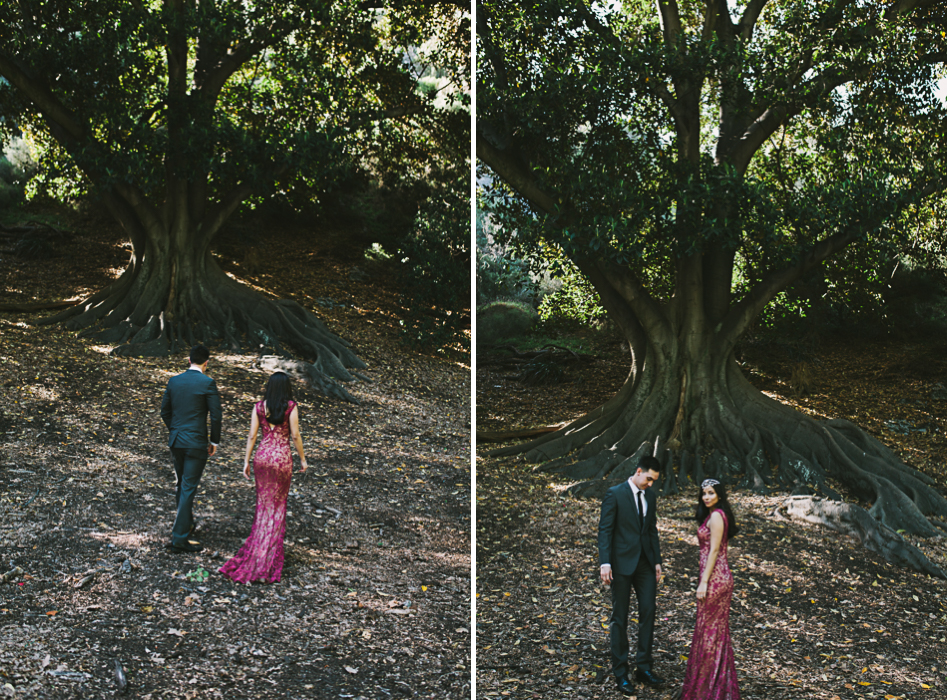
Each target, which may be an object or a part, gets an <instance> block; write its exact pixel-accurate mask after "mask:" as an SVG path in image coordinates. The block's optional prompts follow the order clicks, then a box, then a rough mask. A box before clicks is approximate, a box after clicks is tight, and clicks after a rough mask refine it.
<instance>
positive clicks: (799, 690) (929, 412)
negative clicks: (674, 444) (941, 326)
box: [477, 334, 947, 700]
mask: <svg viewBox="0 0 947 700" xmlns="http://www.w3.org/2000/svg"><path fill="white" fill-rule="evenodd" d="M582 340H583V351H585V352H594V353H598V354H599V355H600V357H602V358H603V359H601V360H600V361H598V362H597V363H595V364H592V365H587V366H584V367H583V368H576V369H574V370H573V371H572V372H571V374H570V377H571V379H572V380H573V381H572V382H570V383H565V384H560V385H556V386H549V387H534V388H527V387H523V386H522V385H519V384H517V383H516V382H514V381H512V380H510V379H505V378H504V376H503V375H504V373H503V372H490V371H485V370H480V369H478V377H477V392H478V397H477V398H478V404H477V406H478V408H477V427H478V430H487V431H493V430H497V431H499V430H504V429H512V428H516V427H530V426H539V425H545V424H552V423H557V422H560V421H563V420H566V419H569V418H572V417H574V416H577V415H580V414H581V413H582V412H583V411H585V410H588V409H590V408H593V407H595V406H597V405H599V404H600V403H601V401H602V399H603V398H607V397H608V396H610V395H611V394H612V393H613V392H614V391H615V390H616V389H617V388H618V387H619V386H620V385H621V382H622V381H623V379H624V377H625V375H626V373H627V367H628V363H627V361H626V357H627V356H623V355H621V354H620V352H616V351H618V344H617V343H616V342H614V341H612V340H611V339H609V337H608V336H605V335H600V334H588V335H586V336H584V337H583V338H582ZM943 350H944V348H942V347H939V346H937V345H935V344H914V345H905V344H902V345H894V344H890V343H870V344H866V343H830V342H825V343H824V344H822V345H819V346H817V347H806V348H803V349H800V348H799V347H798V346H793V345H757V346H748V347H747V348H745V350H744V357H743V360H744V362H745V366H746V369H747V370H748V373H749V374H750V377H751V380H752V381H753V382H754V384H756V385H757V386H758V387H760V388H761V389H763V390H764V391H768V392H770V393H772V394H774V395H776V396H778V397H780V398H782V397H786V396H790V395H792V394H793V393H794V391H793V389H792V388H791V387H790V380H791V377H792V374H793V372H792V370H793V368H797V369H798V364H799V363H800V362H805V363H807V369H808V370H809V373H810V376H811V378H812V381H811V384H810V386H809V389H808V393H807V394H805V395H803V396H801V397H800V398H798V399H785V398H784V399H783V400H787V401H789V402H791V403H792V402H795V405H798V406H799V407H800V408H801V409H802V410H805V411H809V412H811V413H813V414H818V415H823V416H833V417H845V418H849V419H851V420H854V421H856V422H858V423H859V424H860V425H862V426H863V427H865V428H867V429H868V430H870V431H871V432H872V433H873V434H875V435H876V436H877V437H879V439H881V440H882V441H884V442H885V443H886V444H887V445H889V446H890V447H892V448H893V449H895V451H896V452H898V453H899V454H901V455H902V457H903V458H905V459H906V460H907V461H908V463H909V464H912V465H913V466H916V467H918V468H920V469H922V470H924V471H925V472H926V473H928V474H930V475H931V476H933V477H934V478H936V479H937V480H938V482H939V484H940V486H941V488H942V489H943V488H944V483H945V480H944V471H943V470H944V466H945V463H947V449H945V448H947V441H945V435H944V429H945V427H947V423H945V411H947V402H945V400H944V399H945V398H947V396H943V395H942V394H941V391H940V388H939V386H940V385H942V383H943V382H944V379H945V376H947V371H945V370H947V366H945V362H944V357H945V354H944V352H943ZM942 396H943V398H937V397H942ZM490 447H492V446H491V445H481V446H479V448H478V452H479V453H480V454H481V456H480V457H478V461H477V523H478V526H477V695H478V697H482V698H489V697H510V698H565V697H568V698H591V697H616V698H617V697H620V695H619V694H618V691H617V690H616V689H615V686H614V680H613V679H612V678H611V676H610V673H609V666H610V661H609V656H608V637H607V621H608V615H609V612H610V609H611V605H610V601H609V597H608V592H607V589H606V588H605V587H604V586H602V585H601V583H600V581H599V579H598V562H597V550H596V546H595V534H596V528H597V525H598V509H599V504H598V503H594V502H588V501H578V500H575V499H573V498H570V497H566V496H565V495H564V493H565V488H566V487H567V486H568V485H569V484H564V483H557V482H555V481H553V480H552V479H551V478H550V477H549V476H547V475H543V474H537V473H534V472H532V465H527V464H525V463H524V462H522V461H521V460H519V459H510V458H507V459H502V460H496V459H490V458H486V457H484V456H483V453H485V452H486V451H488V450H489V449H490ZM783 496H784V494H783V495H780V494H774V495H772V496H768V497H763V496H756V495H752V494H749V493H744V492H737V493H736V495H735V497H734V498H733V501H734V503H735V511H736V514H737V517H738V519H739V521H740V523H741V526H742V527H743V528H744V529H743V531H742V532H741V533H740V535H739V536H738V537H736V538H735V539H734V540H732V542H731V545H730V564H731V568H732V569H733V571H734V575H735V579H736V589H735V594H734V601H733V605H732V609H731V631H732V634H733V639H734V647H735V651H736V657H737V668H738V675H739V680H740V688H741V694H742V696H743V697H744V698H745V699H757V700H781V699H783V698H820V699H825V700H841V699H846V700H847V699H849V698H887V699H888V700H891V699H892V698H930V699H931V700H933V699H935V698H937V699H938V700H939V699H940V698H942V697H947V662H945V657H947V597H945V593H947V583H945V582H943V581H937V580H934V579H930V578H927V577H925V576H922V575H920V574H916V573H913V572H907V571H903V570H899V569H897V568H895V567H893V566H890V565H889V564H887V562H885V561H884V560H883V559H881V558H880V557H879V556H878V555H876V554H874V553H872V552H869V551H867V550H865V549H863V548H861V547H860V546H859V545H858V543H857V542H856V541H854V540H851V539H848V538H844V537H840V536H839V535H838V534H836V533H835V532H832V531H829V530H824V529H822V528H818V527H813V526H807V525H800V524H796V523H791V524H788V523H783V522H779V521H778V520H776V519H774V518H773V517H772V512H773V510H774V509H775V507H776V506H777V505H778V504H779V503H780V501H781V500H782V497H783ZM695 505H696V489H695V493H694V494H693V495H688V496H687V497H682V496H675V497H669V498H662V499H661V500H660V501H659V509H660V510H659V515H660V521H659V531H660V532H661V535H662V541H661V544H662V554H663V556H664V564H665V571H666V572H667V574H668V575H667V577H666V579H665V581H664V583H662V585H661V587H660V588H659V592H658V595H659V598H658V624H657V628H656V633H655V641H656V644H655V662H656V667H655V670H656V672H657V673H659V674H660V675H663V676H665V677H666V678H668V680H669V682H668V684H667V686H666V687H665V688H664V689H662V690H652V689H645V688H641V687H640V686H639V693H638V697H639V698H642V699H643V698H655V699H657V698H661V699H665V698H670V697H671V694H672V692H673V691H675V690H676V689H678V688H679V687H680V686H681V684H682V682H683V678H684V671H685V668H686V656H687V654H688V653H689V648H690V641H691V634H692V632H693V628H694V616H695V611H696V601H695V597H694V591H695V590H696V577H697V539H696V524H695V523H694V522H693V521H692V520H691V519H690V518H692V516H693V512H694V507H695ZM912 542H914V544H917V545H919V546H921V547H922V548H923V549H924V551H925V553H927V554H928V556H929V557H931V559H932V560H933V561H934V562H935V563H937V564H938V565H939V566H942V567H943V566H945V565H947V546H945V544H944V543H943V542H942V541H940V542H930V541H918V540H912Z"/></svg>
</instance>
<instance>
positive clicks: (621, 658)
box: [608, 554, 658, 678]
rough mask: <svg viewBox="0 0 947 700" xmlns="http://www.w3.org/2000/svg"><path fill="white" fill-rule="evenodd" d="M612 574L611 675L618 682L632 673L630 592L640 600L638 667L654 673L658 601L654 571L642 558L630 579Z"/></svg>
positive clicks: (646, 559) (645, 558)
mask: <svg viewBox="0 0 947 700" xmlns="http://www.w3.org/2000/svg"><path fill="white" fill-rule="evenodd" d="M612 568H613V572H612V617H611V620H610V621H609V625H608V630H609V638H610V642H611V649H612V671H613V673H614V674H615V677H616V678H621V677H622V676H626V675H628V673H629V670H630V669H629V666H628V607H629V605H630V603H631V589H632V588H634V589H635V597H636V598H637V599H638V652H637V654H636V655H635V666H636V668H638V669H640V670H642V671H650V670H651V662H652V657H651V649H652V647H653V646H654V615H655V608H656V604H655V598H656V596H657V591H658V582H657V580H656V578H655V571H654V567H653V566H651V564H650V563H649V562H648V558H647V557H645V556H644V554H642V555H641V556H640V557H639V558H638V566H637V568H636V569H635V572H634V573H633V574H631V575H630V576H629V575H627V574H624V575H623V574H616V573H614V567H612Z"/></svg>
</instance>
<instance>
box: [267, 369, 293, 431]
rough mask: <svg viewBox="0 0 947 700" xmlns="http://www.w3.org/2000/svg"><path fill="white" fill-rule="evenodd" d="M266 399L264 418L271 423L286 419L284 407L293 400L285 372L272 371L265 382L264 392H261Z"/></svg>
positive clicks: (276, 423)
mask: <svg viewBox="0 0 947 700" xmlns="http://www.w3.org/2000/svg"><path fill="white" fill-rule="evenodd" d="M263 400H264V401H266V413H267V415H266V420H267V421H268V422H269V423H271V424H272V425H279V424H280V423H282V422H283V421H284V420H285V419H286V409H288V408H289V402H290V401H292V400H293V385H292V382H290V380H289V376H288V375H287V374H286V373H285V372H273V374H271V375H270V380H269V381H268V382H267V383H266V392H265V393H264V394H263Z"/></svg>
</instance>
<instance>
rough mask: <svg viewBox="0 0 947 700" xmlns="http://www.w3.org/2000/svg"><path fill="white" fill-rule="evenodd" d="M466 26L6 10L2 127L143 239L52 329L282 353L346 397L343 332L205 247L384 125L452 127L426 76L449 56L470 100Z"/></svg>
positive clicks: (280, 10) (365, 16)
mask: <svg viewBox="0 0 947 700" xmlns="http://www.w3.org/2000/svg"><path fill="white" fill-rule="evenodd" d="M463 24H464V18H463V12H462V10H461V9H459V8H458V7H457V6H452V5H450V4H437V3H428V4H424V3H421V2H417V3H413V2H399V3H395V4H394V5H392V6H390V7H389V6H386V5H384V3H382V2H378V3H371V2H369V3H364V2H348V1H347V0H340V1H339V2H334V3H321V2H312V1H310V0H299V1H294V2H286V3H263V2H243V1H242V0H240V1H237V0H218V1H212V2H204V1H198V0H166V1H163V2H162V1H159V0H151V1H147V0H135V1H133V2H117V1H112V0H105V1H103V2H90V3H75V2H62V1H59V0H47V1H42V0H39V1H32V2H17V3H3V5H2V6H0V76H2V77H3V78H4V79H5V82H4V83H3V84H2V85H0V115H2V117H3V121H2V128H3V129H4V131H6V132H7V135H9V134H10V133H11V132H15V131H21V130H22V131H27V132H29V133H30V134H31V135H33V136H34V137H35V138H37V139H39V140H46V141H47V142H49V143H51V144H54V146H53V148H51V151H50V155H51V157H54V158H55V157H56V156H59V157H60V159H61V160H62V161H65V162H68V163H70V164H71V165H72V166H74V167H75V168H77V169H78V170H79V171H81V173H82V175H83V176H84V178H86V179H87V182H88V186H89V188H90V189H91V190H92V191H93V192H94V193H95V194H96V195H97V196H98V197H100V198H101V200H102V201H103V202H104V204H105V206H106V207H107V208H108V210H109V211H110V212H111V213H112V215H114V217H115V218H116V219H117V220H118V221H119V222H120V223H121V225H122V227H123V229H124V230H125V232H126V233H127V234H128V236H129V239H130V240H131V243H132V249H133V253H132V257H131V261H130V263H129V265H128V268H127V269H126V270H125V272H124V274H122V275H121V276H120V277H119V278H118V279H117V280H116V281H115V282H114V283H113V284H111V285H109V286H108V287H107V288H105V289H103V290H101V291H99V292H97V293H96V294H94V295H93V296H91V297H89V298H88V299H86V300H85V301H84V302H82V303H81V304H80V305H79V306H77V307H75V308H74V309H71V310H69V311H67V312H64V313H62V314H59V315H58V316H55V317H52V318H51V319H49V321H50V322H55V321H63V320H64V321H66V322H67V325H68V326H69V327H70V328H74V329H88V330H89V331H90V332H92V334H93V335H94V337H96V338H97V339H99V340H101V341H102V342H107V343H110V344H114V345H117V346H119V347H117V348H116V352H117V353H118V354H136V355H147V354H152V355H153V354H163V353H167V352H173V351H175V350H177V349H180V348H181V347H182V346H187V345H190V344H191V343H193V342H195V341H197V340H202V341H204V342H211V343H212V342H217V341H224V342H226V343H227V344H229V345H232V346H239V345H240V344H241V343H250V344H251V347H254V348H256V347H258V346H260V345H262V346H264V347H266V348H269V349H271V350H272V351H275V352H278V353H281V352H283V346H284V345H286V346H287V347H290V348H292V349H293V350H295V351H296V352H297V353H298V354H299V355H301V356H302V357H304V358H306V359H307V360H310V361H311V362H312V366H311V368H310V377H311V378H312V379H313V380H315V383H316V385H317V386H319V387H320V388H322V389H323V390H324V391H326V392H328V393H331V394H334V395H337V396H343V397H349V395H348V393H347V392H345V390H344V389H342V388H341V387H340V386H339V385H338V383H337V382H336V381H335V380H350V379H351V378H352V374H351V373H350V371H349V370H351V369H357V368H360V367H363V366H364V364H363V363H362V362H361V361H360V360H359V359H358V358H357V357H356V356H355V354H354V353H353V352H352V351H351V349H350V348H349V345H348V343H347V342H346V341H344V340H342V339H341V338H339V337H338V336H336V335H335V334H333V333H332V332H331V331H329V330H328V329H327V328H326V327H325V326H324V325H323V324H322V323H321V322H320V321H319V320H318V319H317V318H316V317H315V316H313V315H312V314H311V313H310V312H309V311H307V310H306V309H304V308H303V307H301V306H299V305H298V304H296V303H295V302H291V301H284V300H277V301H270V300H266V299H264V298H262V297H260V296H259V295H257V294H256V293H255V292H253V291H252V290H250V289H249V288H248V287H245V286H244V285H241V284H239V283H237V282H236V281H234V280H232V279H230V278H229V277H227V276H226V275H225V274H224V273H223V272H222V271H221V270H220V268H219V267H218V265H217V263H216V262H215V260H214V258H213V256H212V255H211V252H210V247H211V243H212V242H213V240H214V238H215V236H217V235H218V234H219V232H220V231H221V227H222V226H223V224H224V223H225V222H226V221H227V219H228V217H230V216H231V215H232V214H233V213H234V212H235V211H236V210H237V209H238V207H240V206H241V203H242V202H244V201H245V200H247V199H248V198H250V197H254V196H261V195H268V194H270V193H271V192H273V191H274V190H276V189H284V190H286V189H291V188H292V187H293V186H294V185H298V183H300V182H305V184H306V185H307V186H308V187H309V188H311V189H315V190H318V189H320V188H324V187H326V186H327V185H328V184H330V183H331V182H332V181H333V179H335V178H337V177H338V176H339V174H340V171H341V167H340V166H341V164H343V163H345V162H346V157H347V153H348V149H350V148H351V147H352V146H353V145H357V144H359V143H364V142H365V141H366V140H372V138H373V134H374V135H375V138H374V140H376V141H377V140H378V138H377V135H378V133H379V132H380V131H381V130H384V129H385V127H383V126H382V125H383V124H384V123H385V122H386V121H391V122H398V123H399V125H398V126H395V127H394V128H392V129H388V130H387V133H391V134H394V135H397V134H398V133H399V129H400V130H402V131H403V130H404V129H405V128H406V127H405V126H404V125H405V124H407V123H409V122H410V123H411V125H412V127H417V126H418V125H419V124H424V123H426V124H432V123H438V124H442V127H441V128H442V130H447V131H450V130H451V129H452V128H453V129H456V128H457V126H456V123H457V121H458V120H457V118H456V117H454V116H447V117H445V115H448V113H449V112H450V110H449V109H447V107H445V105H444V104H443V102H440V103H439V102H438V101H437V99H436V98H437V95H432V94H429V93H426V92H425V91H424V90H423V89H420V87H419V86H420V85H421V83H422V81H423V80H424V79H425V78H426V77H427V76H426V74H425V73H423V72H421V71H419V70H418V67H419V61H421V62H422V63H423V62H425V61H428V62H430V63H434V62H436V61H446V63H447V65H446V66H445V70H448V71H451V78H452V80H450V81H449V87H448V88H447V93H448V94H451V95H455V96H456V95H457V94H462V93H463V92H464V91H465V89H466V85H465V83H464V82H463V81H464V77H463V76H464V75H465V74H466V73H465V69H464V66H465V65H466V61H467V59H466V58H465V57H464V56H463V54H461V53H460V51H459V46H460V43H462V42H463ZM409 52H412V53H411V55H413V56H414V57H415V59H417V60H413V61H412V60H407V58H406V57H407V56H408V55H409ZM448 102H450V100H448ZM411 120H413V121H411ZM444 122H448V123H444ZM57 149H58V150H57ZM264 254H265V251H264Z"/></svg>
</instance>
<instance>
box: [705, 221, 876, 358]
mask: <svg viewBox="0 0 947 700" xmlns="http://www.w3.org/2000/svg"><path fill="white" fill-rule="evenodd" d="M863 230H864V229H863V228H862V227H861V226H857V227H852V228H850V229H849V230H847V231H845V232H843V233H838V234H836V235H835V236H831V237H830V238H827V239H825V240H824V241H820V242H819V243H817V244H816V245H814V246H813V247H812V249H811V250H810V251H809V252H808V253H806V254H805V255H803V256H801V257H800V258H799V260H798V261H797V262H795V263H793V264H792V265H789V266H788V267H786V268H783V269H782V270H779V271H777V272H774V273H772V274H770V275H769V276H767V277H766V278H764V279H762V280H760V282H758V283H757V284H756V285H755V286H754V287H753V288H752V289H751V290H750V291H749V292H748V293H747V295H746V296H745V297H743V299H741V300H740V301H739V302H737V303H736V304H734V305H733V306H732V307H731V308H730V311H729V313H728V314H727V316H726V318H725V319H724V320H723V322H722V323H721V326H720V331H719V337H721V338H723V339H725V341H730V342H735V341H736V339H737V338H739V337H740V335H741V334H742V333H743V332H744V331H745V330H746V328H747V326H749V324H750V323H751V322H752V321H753V319H754V318H756V317H757V316H758V315H759V314H760V312H762V311H763V309H764V308H765V307H766V305H767V304H768V303H769V302H770V301H772V300H773V298H774V297H775V296H776V295H777V294H778V293H779V292H781V291H782V290H784V289H785V288H786V287H788V286H789V285H790V284H792V283H793V282H794V281H795V280H797V279H798V278H799V277H800V276H801V275H803V274H805V273H806V272H808V271H809V270H811V269H812V268H814V267H815V266H816V265H818V264H819V263H821V262H822V261H823V260H825V259H826V258H828V257H830V256H831V255H834V254H835V253H837V252H838V251H840V250H842V248H844V247H845V246H847V245H848V244H850V243H851V242H852V241H854V240H856V239H857V238H858V237H859V236H860V235H861V234H862V232H863Z"/></svg>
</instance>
